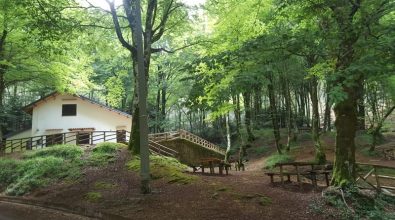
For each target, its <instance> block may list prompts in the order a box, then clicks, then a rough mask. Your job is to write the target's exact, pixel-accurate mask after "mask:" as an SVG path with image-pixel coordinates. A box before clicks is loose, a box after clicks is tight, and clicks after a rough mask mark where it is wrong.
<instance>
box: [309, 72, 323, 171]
mask: <svg viewBox="0 0 395 220" xmlns="http://www.w3.org/2000/svg"><path fill="white" fill-rule="evenodd" d="M310 84H311V94H310V97H311V104H312V109H313V117H312V120H311V121H312V135H313V141H314V147H315V160H316V161H317V162H318V163H319V164H323V163H325V162H326V156H325V152H324V149H323V147H322V145H321V142H320V114H319V109H318V79H317V77H316V76H312V78H311V80H310Z"/></svg>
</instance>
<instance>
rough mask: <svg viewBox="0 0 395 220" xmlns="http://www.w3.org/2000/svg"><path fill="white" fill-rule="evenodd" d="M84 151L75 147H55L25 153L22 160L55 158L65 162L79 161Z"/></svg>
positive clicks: (66, 145)
mask: <svg viewBox="0 0 395 220" xmlns="http://www.w3.org/2000/svg"><path fill="white" fill-rule="evenodd" d="M83 153H84V151H83V150H82V149H81V148H80V147H78V146H76V145H70V144H65V145H55V146H51V147H48V148H44V149H40V150H34V151H29V152H26V153H25V154H24V155H23V158H24V159H32V158H40V157H49V156H53V157H57V158H63V159H65V160H75V159H79V158H80V157H81V156H82V154H83Z"/></svg>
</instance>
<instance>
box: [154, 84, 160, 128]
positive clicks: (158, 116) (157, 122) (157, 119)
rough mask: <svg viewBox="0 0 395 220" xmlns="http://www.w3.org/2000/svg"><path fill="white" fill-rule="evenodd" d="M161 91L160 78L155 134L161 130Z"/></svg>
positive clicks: (157, 93)
mask: <svg viewBox="0 0 395 220" xmlns="http://www.w3.org/2000/svg"><path fill="white" fill-rule="evenodd" d="M160 92H161V89H160V82H159V78H158V89H157V92H156V113H155V132H156V133H158V132H159V129H160V113H159V112H160V101H161V100H160V98H161V95H160Z"/></svg>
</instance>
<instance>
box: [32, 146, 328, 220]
mask: <svg viewBox="0 0 395 220" xmlns="http://www.w3.org/2000/svg"><path fill="white" fill-rule="evenodd" d="M129 159H130V156H129V154H128V152H127V151H125V150H124V151H121V152H119V155H118V159H117V160H116V162H115V163H113V164H111V165H109V166H107V167H105V168H101V169H99V168H89V169H87V170H85V172H84V175H83V178H82V179H81V180H80V181H79V182H76V183H62V184H57V185H53V186H51V187H49V188H46V189H42V190H37V191H35V192H34V193H32V194H30V195H29V196H28V197H29V198H33V199H38V200H42V201H47V202H52V203H54V204H64V205H65V206H67V207H70V208H73V207H83V208H85V209H87V210H97V211H100V212H106V213H112V214H115V215H119V216H123V217H126V218H130V219H207V218H210V219H289V218H293V219H317V218H320V219H322V218H323V216H318V215H316V214H314V213H313V212H312V211H311V210H310V208H309V206H310V205H311V204H312V201H314V200H316V199H318V198H319V197H320V193H312V190H311V189H310V188H308V187H306V188H305V189H304V190H302V191H300V190H299V189H297V188H293V186H291V185H290V186H287V187H286V188H281V187H272V186H271V185H270V180H269V179H268V178H267V177H266V176H265V175H264V173H263V172H262V171H261V170H255V171H254V170H252V171H245V172H236V171H231V173H230V175H229V176H218V175H201V174H192V173H191V175H196V176H198V180H196V181H195V182H193V183H191V184H186V185H182V184H177V183H174V184H170V183H168V181H166V179H159V180H154V181H152V188H153V193H152V194H150V195H141V194H139V177H138V175H137V174H136V173H134V172H132V171H129V170H128V169H127V168H126V166H125V163H126V162H127V161H128V160H129Z"/></svg>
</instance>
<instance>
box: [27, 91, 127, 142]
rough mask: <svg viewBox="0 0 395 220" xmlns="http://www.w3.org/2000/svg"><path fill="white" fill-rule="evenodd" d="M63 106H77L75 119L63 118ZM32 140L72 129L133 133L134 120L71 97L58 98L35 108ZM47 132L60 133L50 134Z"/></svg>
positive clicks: (53, 98)
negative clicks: (125, 130)
mask: <svg viewBox="0 0 395 220" xmlns="http://www.w3.org/2000/svg"><path fill="white" fill-rule="evenodd" d="M63 104H76V105H77V115H76V116H62V105H63ZM32 120H33V122H32V133H31V135H32V136H39V135H47V134H53V133H62V132H69V129H70V128H94V130H95V131H116V130H117V128H120V127H124V128H126V129H130V127H131V124H132V118H131V117H127V116H125V115H123V114H119V113H117V112H114V111H110V110H108V109H106V108H103V107H101V106H99V105H97V104H93V103H90V102H89V101H86V100H82V99H80V98H78V97H74V96H71V95H57V96H55V97H51V98H49V99H47V100H46V101H45V102H44V103H40V104H38V106H36V107H35V108H33V115H32ZM48 129H59V130H56V131H48Z"/></svg>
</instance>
